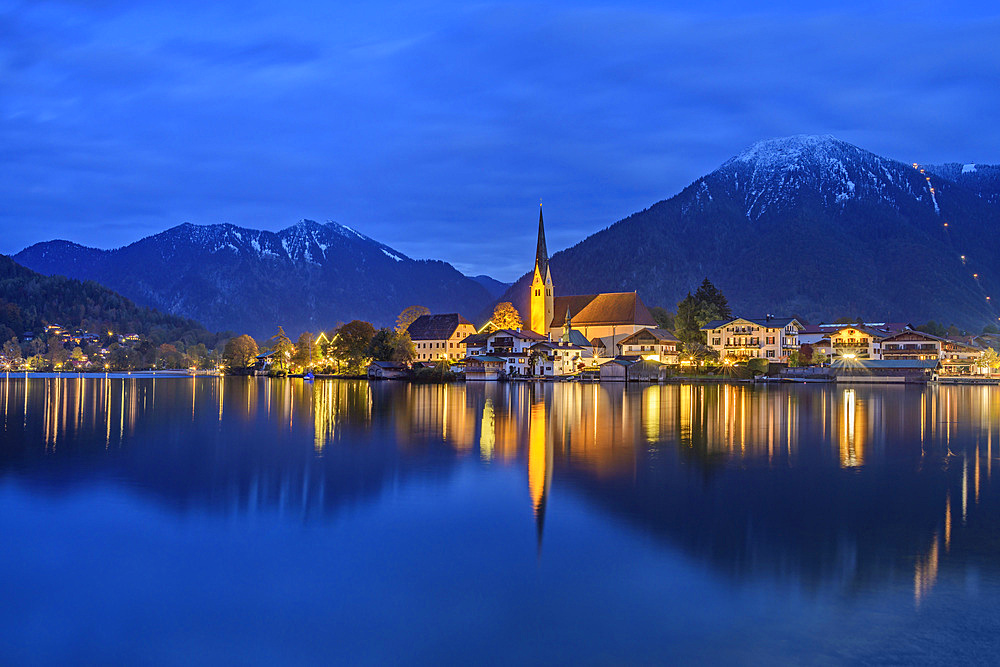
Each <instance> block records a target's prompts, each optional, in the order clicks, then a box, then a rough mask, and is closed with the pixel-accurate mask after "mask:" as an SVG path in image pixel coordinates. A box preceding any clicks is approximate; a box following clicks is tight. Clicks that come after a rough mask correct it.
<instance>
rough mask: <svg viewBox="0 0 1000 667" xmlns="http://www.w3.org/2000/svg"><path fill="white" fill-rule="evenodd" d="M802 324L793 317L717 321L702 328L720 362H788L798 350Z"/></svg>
mask: <svg viewBox="0 0 1000 667" xmlns="http://www.w3.org/2000/svg"><path fill="white" fill-rule="evenodd" d="M802 329H803V326H802V324H801V323H800V322H799V321H798V320H797V319H795V318H794V317H772V316H770V315H768V316H765V317H761V318H749V317H733V318H730V319H728V320H715V321H714V322H709V323H708V324H706V325H705V326H703V327H702V328H701V330H702V331H704V332H705V337H706V342H707V344H708V346H709V347H710V348H712V349H713V350H714V351H716V352H717V353H718V354H719V358H720V359H726V358H729V359H733V360H741V359H754V358H761V359H768V360H770V361H788V355H789V354H790V353H791V352H797V351H798V349H799V332H800V331H802Z"/></svg>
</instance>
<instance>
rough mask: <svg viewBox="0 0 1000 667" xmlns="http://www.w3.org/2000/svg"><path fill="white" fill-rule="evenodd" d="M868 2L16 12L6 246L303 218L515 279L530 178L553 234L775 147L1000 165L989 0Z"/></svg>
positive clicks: (1, 39)
mask: <svg viewBox="0 0 1000 667" xmlns="http://www.w3.org/2000/svg"><path fill="white" fill-rule="evenodd" d="M863 7H864V6H863V5H860V3H847V4H841V5H838V6H837V7H835V8H834V9H833V10H832V11H830V10H815V9H803V8H802V7H801V6H800V5H798V4H794V5H793V4H791V3H782V4H772V5H759V4H758V5H755V6H754V7H750V8H747V7H746V6H745V4H737V3H727V2H722V3H714V4H712V5H710V6H706V7H705V8H704V9H700V10H699V11H697V12H692V11H676V10H672V9H670V8H666V9H664V8H663V7H662V6H661V4H660V3H635V4H632V5H629V6H623V7H617V6H616V7H613V8H612V7H608V6H592V7H586V6H583V7H581V6H580V5H579V3H572V4H571V3H564V4H561V3H556V4H554V5H551V4H550V5H546V6H544V7H541V6H538V5H534V4H532V5H527V4H511V3H503V4H485V5H471V6H466V5H464V4H457V3H456V4H447V3H445V4H442V3H406V4H405V5H399V4H391V3H366V4H365V5H363V6H362V5H358V6H354V5H350V6H348V5H339V4H338V5H331V4H319V3H316V4H308V3H305V4H297V3H284V4H282V5H272V4H269V3H261V2H250V3H248V4H237V3H221V4H220V3H211V4H205V3H186V2H178V3H148V4H139V5H135V4H133V3H128V4H126V3H115V2H107V3H103V4H102V5H98V6H96V7H95V6H93V5H90V4H89V3H82V2H81V3H74V2H57V3H30V4H29V5H18V6H16V7H15V8H14V9H13V10H8V11H0V75H2V77H3V81H4V90H5V94H4V95H3V96H0V157H2V158H3V159H2V160H0V200H2V201H3V202H4V207H3V209H2V210H0V227H2V228H3V229H4V231H5V234H4V241H3V244H2V247H0V251H4V252H14V251H17V250H19V249H20V248H21V247H23V246H24V245H26V244H29V243H32V242H35V241H39V240H44V239H48V238H52V237H66V238H70V239H72V240H76V241H79V242H82V243H87V244H90V245H97V246H115V245H120V244H122V243H126V242H128V241H130V240H134V239H135V238H137V237H138V236H140V235H142V234H146V233H153V232H156V231H159V230H161V229H165V228H167V227H170V226H172V225H174V224H177V223H179V222H182V221H185V220H190V221H194V222H206V223H207V222H219V221H223V220H225V221H229V222H234V223H236V224H242V225H246V226H257V227H264V228H271V229H277V228H281V227H284V226H286V225H287V224H289V223H290V222H291V221H294V220H297V219H299V218H303V217H309V218H314V219H321V220H324V219H336V220H338V221H340V222H343V223H346V224H349V225H351V226H352V227H355V228H357V229H359V230H360V231H362V232H364V233H366V234H368V235H370V236H372V237H374V238H376V239H378V240H380V241H383V242H385V243H387V244H389V245H391V246H394V247H397V248H398V249H400V250H401V251H403V252H405V253H407V254H408V255H411V256H414V257H434V258H440V259H445V260H448V261H451V262H453V263H455V264H457V265H460V266H462V267H463V269H466V270H468V271H470V272H474V273H491V274H493V275H495V276H496V277H498V278H501V279H506V280H512V279H513V278H515V277H516V276H517V274H518V273H519V272H520V271H521V270H526V269H527V268H528V265H529V264H530V262H531V260H532V252H533V251H532V250H531V248H532V247H533V241H532V236H533V234H534V223H535V208H536V206H537V201H538V198H539V197H543V198H544V199H545V202H546V219H547V221H549V223H548V230H549V235H550V246H551V247H552V248H553V249H555V248H559V247H564V246H566V245H571V244H573V243H575V242H576V241H578V240H580V239H581V238H582V237H584V236H585V235H587V234H589V233H592V232H593V231H596V230H598V229H600V228H603V227H605V226H607V225H608V224H611V223H613V222H615V221H616V220H618V219H620V218H623V217H625V216H627V215H628V214H630V213H632V212H634V211H636V210H639V209H642V208H645V207H647V206H649V205H650V204H652V203H653V202H655V201H657V200H660V199H664V198H667V197H669V196H671V195H672V194H674V193H676V192H678V191H679V190H680V189H681V188H683V187H684V186H686V185H687V184H689V183H690V182H692V181H693V180H695V179H696V178H698V177H699V176H701V175H703V174H704V173H706V172H708V171H711V170H712V169H714V168H715V167H716V166H718V165H719V164H721V163H722V162H724V161H725V160H726V159H727V158H728V157H730V156H731V155H733V154H735V153H736V152H738V151H739V150H741V149H742V148H744V147H745V146H747V145H748V144H750V143H752V142H753V141H756V140H758V139H762V138H767V137H772V136H781V135H788V134H797V133H803V132H809V133H827V132H829V133H833V134H835V135H837V136H839V137H840V138H843V139H845V140H848V141H852V142H854V143H857V144H859V145H861V146H863V147H865V148H868V149H870V150H873V151H875V152H878V153H882V154H885V155H888V156H890V157H895V158H898V159H902V160H907V161H922V162H924V161H925V162H944V161H972V160H975V161H978V162H984V163H986V162H997V161H1000V129H998V128H996V127H995V124H994V123H993V122H992V115H993V114H992V109H995V108H996V107H997V104H998V103H1000V99H998V98H1000V92H998V91H997V90H996V87H995V85H994V82H995V81H996V80H997V78H998V75H1000V55H998V53H997V52H996V49H995V48H993V42H994V40H995V35H996V34H997V33H998V28H1000V25H998V19H997V17H996V16H995V13H994V15H985V14H983V13H981V12H980V13H978V14H977V13H974V11H973V10H972V9H969V8H965V9H964V10H963V8H952V9H950V10H949V13H948V14H947V15H946V16H941V15H939V14H938V13H937V12H936V11H935V10H934V8H933V7H932V6H930V5H912V4H908V5H899V6H898V7H895V8H890V9H884V10H882V11H871V10H868V11H861V9H862V8H863ZM963 11H964V12H965V13H963Z"/></svg>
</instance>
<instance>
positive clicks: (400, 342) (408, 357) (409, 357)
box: [392, 331, 417, 364]
mask: <svg viewBox="0 0 1000 667" xmlns="http://www.w3.org/2000/svg"><path fill="white" fill-rule="evenodd" d="M416 356H417V348H416V347H415V346H414V345H413V341H412V340H410V333H409V332H408V331H404V332H402V333H397V334H396V336H395V337H394V338H393V339H392V361H395V362H397V363H400V364H408V363H410V362H411V361H413V359H414V357H416Z"/></svg>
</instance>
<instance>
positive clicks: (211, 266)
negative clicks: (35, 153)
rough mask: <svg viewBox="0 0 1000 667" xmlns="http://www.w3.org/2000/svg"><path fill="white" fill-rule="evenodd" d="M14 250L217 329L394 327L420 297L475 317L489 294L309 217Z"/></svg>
mask: <svg viewBox="0 0 1000 667" xmlns="http://www.w3.org/2000/svg"><path fill="white" fill-rule="evenodd" d="M15 258H16V259H17V261H18V262H20V263H21V264H23V265H25V266H27V267H29V268H32V269H34V270H36V271H39V272H41V273H46V274H63V275H68V276H70V277H74V278H80V279H85V280H94V281H96V282H98V283H101V284H103V285H106V286H107V287H110V288H112V289H114V290H116V291H118V292H120V293H122V294H124V295H126V296H128V297H129V298H131V299H133V300H135V301H136V302H137V303H140V304H143V305H148V306H152V307H155V308H158V309H160V310H163V311H166V312H170V313H174V314H177V315H183V316H185V317H192V318H194V319H197V320H199V321H201V322H203V323H204V324H205V325H206V326H208V327H210V328H213V329H217V330H223V329H231V330H235V331H238V332H247V333H251V334H253V335H256V336H261V337H262V336H269V335H271V334H272V333H274V331H275V330H276V329H277V326H278V325H282V326H284V327H285V329H286V330H287V331H288V332H289V333H293V332H294V333H297V332H299V331H305V330H312V331H319V330H328V329H330V328H332V327H333V326H335V325H336V324H337V323H338V322H344V321H349V320H352V319H355V318H358V319H364V320H368V321H371V322H374V323H375V324H376V325H387V324H391V323H392V322H393V321H394V320H395V317H396V315H397V314H398V313H399V312H400V311H401V310H402V309H404V308H406V307H407V306H410V305H414V304H420V305H424V306H427V307H429V308H431V309H432V310H434V311H436V312H456V311H457V312H461V313H468V314H469V315H472V314H474V313H476V312H478V311H479V310H480V309H481V308H482V307H483V306H484V304H486V303H487V302H488V301H489V300H490V294H489V292H488V291H487V290H486V289H485V288H483V287H482V285H480V284H478V283H477V282H475V281H474V280H472V279H469V278H466V277H465V276H463V275H462V274H461V273H459V272H458V271H457V270H455V269H454V268H453V267H452V266H451V265H450V264H447V263H445V262H440V261H431V260H414V259H411V258H409V257H407V256H406V255H404V254H403V253H401V252H398V251H396V250H394V249H392V248H390V247H389V246H387V245H385V244H382V243H379V242H378V241H375V240H374V239H371V238H369V237H367V236H365V235H363V234H360V233H358V232H356V231H354V230H353V229H350V228H349V227H346V226H344V225H340V224H337V223H334V222H328V223H325V224H321V223H318V222H313V221H311V220H303V221H301V222H299V223H297V224H295V225H292V226H291V227H288V228H287V229H284V230H281V231H279V232H270V231H262V230H256V229H245V228H242V227H237V226H235V225H230V224H220V225H206V226H198V225H192V224H183V225H179V226H177V227H173V228H172V229H168V230H166V231H165V232H162V233H160V234H156V235H154V236H150V237H147V238H144V239H142V240H139V241H136V242H135V243H132V244H131V245H128V246H125V247H123V248H119V249H116V250H97V249H94V248H87V247H84V246H81V245H77V244H75V243H69V242H67V241H50V242H46V243H38V244H36V245H33V246H31V247H29V248H26V249H25V250H22V251H21V252H20V253H18V254H17V255H16V256H15Z"/></svg>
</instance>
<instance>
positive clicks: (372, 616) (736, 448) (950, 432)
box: [0, 375, 1000, 665]
mask: <svg viewBox="0 0 1000 667" xmlns="http://www.w3.org/2000/svg"><path fill="white" fill-rule="evenodd" d="M0 405H2V411H0V414H2V427H0V433H2V436H0V438H2V439H0V536H2V546H0V582H2V590H3V602H4V604H3V605H2V607H0V623H2V627H3V628H4V632H3V634H2V636H0V663H3V664H82V663H85V664H134V663H142V664H185V665H187V664H219V663H222V664H317V663H320V664H330V663H335V664H372V663H375V664H384V663H394V664H427V663H431V664H439V663H475V664H511V663H520V664H538V663H560V664H564V663H583V664H608V663H615V664H623V663H630V664H634V663H701V664H705V663H709V664H712V663H719V662H725V663H741V664H744V663H746V664H774V663H775V662H795V663H821V664H828V663H843V662H890V663H896V664H914V663H940V662H949V663H955V662H961V663H970V662H993V661H995V660H996V654H997V651H998V650H1000V632H998V630H1000V605H998V602H1000V560H998V555H1000V494H998V492H997V489H998V487H997V486H994V485H993V482H992V469H993V468H994V467H997V465H998V464H1000V463H998V464H994V461H995V460H996V457H997V455H998V449H1000V442H998V440H1000V388H995V387H979V386H975V387H973V386H950V387H944V386H942V387H938V386H933V385H932V386H856V387H851V386H844V385H771V386H756V387H754V386H732V385H697V384H696V385H681V384H671V385H662V386H657V385H652V386H638V385H630V386H628V387H624V386H614V385H607V384H605V385H594V384H568V383H567V384H547V383H538V384H535V383H506V384H498V383H476V384H473V383H469V384H468V385H461V384H453V385H411V384H405V383H395V382H391V381H389V382H380V383H373V384H369V383H367V382H365V381H348V380H324V381H316V382H315V383H314V384H309V383H306V382H304V381H302V380H299V379H287V380H270V379H263V378H215V377H201V378H169V377H167V378H155V377H152V378H151V377H144V378H138V377H134V376H132V377H130V376H124V377H122V376H110V377H107V378H105V377H95V378H86V379H83V378H76V377H73V376H64V377H32V378H25V377H24V376H14V375H11V376H9V377H8V378H7V379H6V380H3V379H2V378H0ZM994 436H997V438H994ZM998 475H1000V469H998Z"/></svg>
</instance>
